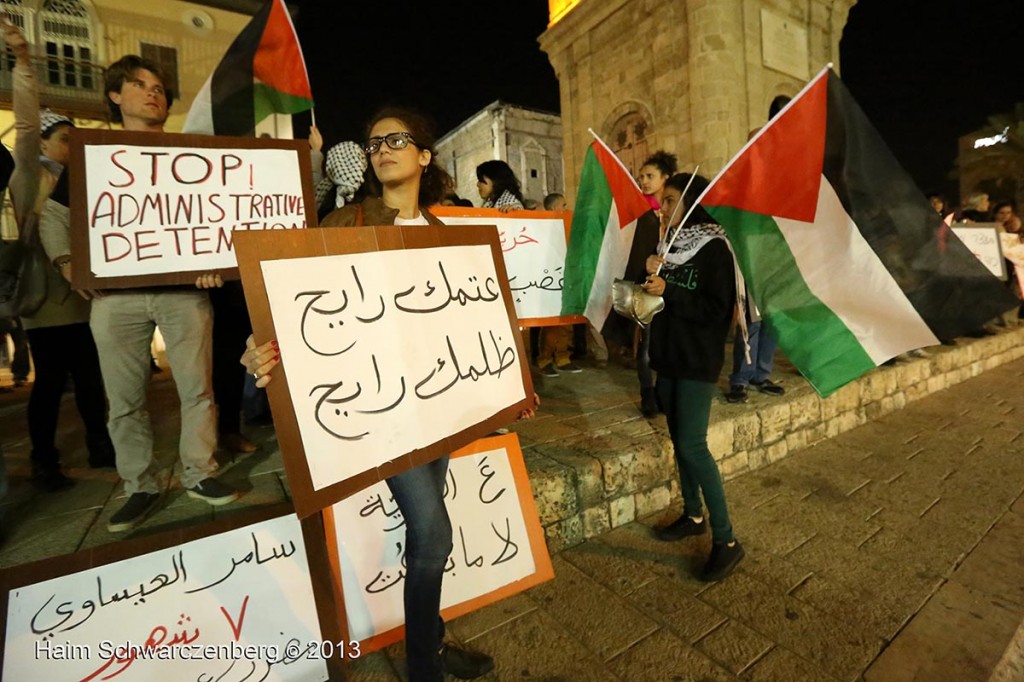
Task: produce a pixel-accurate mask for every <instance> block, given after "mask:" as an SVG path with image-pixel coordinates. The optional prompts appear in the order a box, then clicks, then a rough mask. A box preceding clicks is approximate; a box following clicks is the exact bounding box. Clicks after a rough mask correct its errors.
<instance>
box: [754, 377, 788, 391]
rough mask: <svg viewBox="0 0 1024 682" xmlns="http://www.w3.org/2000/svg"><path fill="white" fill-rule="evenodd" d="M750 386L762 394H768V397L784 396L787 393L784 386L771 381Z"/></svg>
mask: <svg viewBox="0 0 1024 682" xmlns="http://www.w3.org/2000/svg"><path fill="white" fill-rule="evenodd" d="M750 385H751V386H753V387H754V388H756V389H757V390H759V391H760V392H761V393H767V394H768V395H783V394H784V393H785V392H786V389H784V388H783V387H782V386H779V385H778V384H777V383H775V382H774V381H772V380H771V379H765V380H764V381H762V382H761V383H754V382H753V381H751V382H750Z"/></svg>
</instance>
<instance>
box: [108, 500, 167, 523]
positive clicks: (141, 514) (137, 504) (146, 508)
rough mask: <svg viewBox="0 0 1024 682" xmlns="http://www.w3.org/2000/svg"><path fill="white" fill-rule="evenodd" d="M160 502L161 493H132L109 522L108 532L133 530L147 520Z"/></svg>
mask: <svg viewBox="0 0 1024 682" xmlns="http://www.w3.org/2000/svg"><path fill="white" fill-rule="evenodd" d="M159 500H160V494H159V493H132V494H131V495H129V496H128V501H127V502H125V503H124V506H123V507H121V508H120V509H118V510H117V511H116V512H114V515H113V516H111V517H110V520H109V521H107V530H108V531H110V532H111V533H124V532H125V531H129V530H132V529H133V528H135V527H136V526H138V525H139V524H140V523H142V522H143V521H145V520H146V517H147V516H149V513H150V512H151V511H153V508H154V507H156V503H157V502H158V501H159Z"/></svg>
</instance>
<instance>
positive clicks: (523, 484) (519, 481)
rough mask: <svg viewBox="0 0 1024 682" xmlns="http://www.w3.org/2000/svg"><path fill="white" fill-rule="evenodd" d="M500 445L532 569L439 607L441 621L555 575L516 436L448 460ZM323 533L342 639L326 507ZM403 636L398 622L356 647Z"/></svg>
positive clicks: (343, 621) (340, 597)
mask: <svg viewBox="0 0 1024 682" xmlns="http://www.w3.org/2000/svg"><path fill="white" fill-rule="evenodd" d="M499 448H504V449H505V450H506V452H508V454H509V464H510V465H511V468H512V477H513V479H514V480H515V483H516V491H517V493H518V496H519V507H520V509H522V510H523V520H524V521H525V522H526V533H527V536H528V537H529V539H530V548H531V550H532V553H533V565H534V567H535V568H536V571H535V572H534V573H533V574H532V575H529V576H526V577H525V578H522V579H520V580H517V581H516V582H513V583H509V584H508V585H505V586H503V587H499V588H498V589H496V590H493V591H491V592H488V593H486V594H482V595H480V596H478V597H476V598H474V599H470V600H468V601H464V602H462V603H460V604H455V605H453V606H449V607H448V608H446V609H442V611H441V616H442V617H443V618H444V620H445V621H449V620H454V619H455V618H458V617H459V616H464V615H466V614H467V613H471V612H473V611H477V610H479V609H482V608H483V607H485V606H487V605H489V604H493V603H495V602H499V601H501V600H502V599H505V598H507V597H511V596H512V595H514V594H519V593H520V592H525V591H526V590H528V589H530V588H531V587H535V586H537V585H540V584H541V583H545V582H547V581H549V580H551V579H552V578H554V577H555V571H554V568H553V567H552V565H551V555H550V554H549V553H548V546H547V542H546V540H545V538H544V528H543V527H542V526H541V525H540V516H539V515H538V513H537V503H536V501H535V500H534V499H533V492H532V489H531V487H530V477H529V474H528V473H527V471H526V464H525V462H524V460H523V452H522V449H521V448H520V445H519V437H518V436H517V435H516V434H514V433H510V434H506V435H503V436H496V437H492V438H482V439H480V440H478V441H475V442H473V443H470V444H469V445H467V446H466V447H464V448H462V449H461V450H458V451H456V452H453V453H452V459H456V458H458V457H467V456H469V455H476V454H479V453H481V452H487V451H488V450H496V449H499ZM322 514H323V525H324V532H325V533H326V537H327V558H328V561H329V562H330V565H331V578H332V579H333V581H334V593H335V595H336V596H335V600H334V603H335V604H336V606H337V609H338V612H337V615H336V618H337V621H338V623H339V627H340V628H341V631H342V633H343V634H342V636H343V638H344V640H346V641H347V640H348V639H349V630H348V614H347V613H346V611H345V591H344V589H343V587H342V582H341V565H340V563H339V558H338V557H339V548H338V542H337V532H336V531H337V527H336V519H335V516H334V509H333V508H331V507H328V508H327V509H324V510H323V512H322ZM404 638H405V626H404V625H399V626H398V627H396V628H392V629H390V630H388V631H386V632H381V633H379V634H377V635H374V636H373V637H370V638H368V639H364V640H362V641H361V642H360V645H359V650H360V651H362V652H363V654H364V655H365V654H368V653H371V652H373V651H377V650H378V649H383V648H384V647H386V646H388V645H390V644H394V643H395V642H397V641H400V640H402V639H404Z"/></svg>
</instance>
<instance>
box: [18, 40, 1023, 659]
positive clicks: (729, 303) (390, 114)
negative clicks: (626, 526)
mask: <svg viewBox="0 0 1024 682" xmlns="http://www.w3.org/2000/svg"><path fill="white" fill-rule="evenodd" d="M3 35H4V39H5V42H6V44H7V45H8V46H9V47H10V48H11V50H12V52H13V54H14V57H15V65H14V69H13V77H14V86H13V89H14V110H15V116H16V130H17V140H16V144H15V149H14V155H13V159H14V164H13V168H12V169H11V172H10V173H9V176H8V177H7V178H4V180H5V184H7V185H8V189H9V194H10V200H11V202H12V204H13V206H14V209H15V215H16V219H17V223H18V226H19V229H20V230H27V229H30V230H38V232H39V235H40V238H41V239H40V241H41V248H43V249H44V250H45V256H46V260H47V261H48V262H49V263H50V265H51V267H50V268H49V270H48V272H47V280H46V281H47V288H46V299H45V301H44V302H43V304H42V306H41V307H39V308H38V310H36V311H33V312H32V314H27V315H24V316H23V317H22V318H21V319H5V320H0V340H2V341H3V343H0V358H2V360H3V361H4V362H5V363H6V364H8V365H9V366H10V369H11V371H12V374H13V379H14V384H15V386H20V385H22V384H24V383H25V382H26V381H28V379H29V376H30V372H29V361H28V358H29V352H30V353H31V358H32V365H33V366H34V370H35V379H34V383H33V386H32V393H31V398H30V400H29V403H28V409H27V422H28V431H29V434H30V438H31V446H32V450H31V464H32V474H31V483H32V485H33V486H35V487H36V488H37V489H38V490H39V491H41V492H44V493H59V492H60V491H62V490H65V489H67V488H68V487H70V486H71V485H73V483H74V480H73V479H72V478H69V477H68V476H66V475H65V474H64V473H63V471H62V469H61V454H60V452H59V451H58V450H57V448H56V445H55V437H56V431H57V420H58V414H59V411H60V403H61V396H62V394H63V393H64V392H65V390H66V389H67V387H68V386H69V384H70V385H71V386H73V389H74V392H75V404H76V406H77V409H78V414H79V416H80V418H81V420H82V423H83V425H84V433H85V446H86V448H87V450H88V453H89V459H88V462H89V465H90V466H91V467H94V468H111V467H116V470H117V473H118V474H119V476H120V477H121V479H123V480H124V491H125V493H126V499H125V501H124V502H123V504H122V505H121V507H120V508H119V509H118V510H117V511H116V512H115V513H114V514H113V515H112V516H111V517H110V519H109V522H108V524H107V527H108V529H109V530H110V531H111V532H126V531H130V530H132V529H134V528H136V527H137V526H138V525H139V524H140V523H141V522H142V521H143V520H144V519H145V518H146V517H147V516H148V515H149V514H151V513H153V512H154V511H155V510H156V509H157V507H158V505H159V501H160V499H161V491H162V490H163V489H164V487H165V483H164V479H165V477H166V472H164V471H161V470H160V468H159V467H158V466H157V464H156V462H155V461H154V457H153V432H152V425H151V420H150V415H149V413H148V411H147V408H146V387H147V383H148V381H149V378H150V375H151V363H152V357H151V354H150V348H151V342H152V338H153V334H154V332H155V331H156V329H157V328H159V331H160V333H161V335H162V337H163V340H164V342H165V344H166V356H167V361H168V363H169V365H170V368H171V370H172V372H173V376H174V381H175V384H176V387H177V392H178V398H179V400H180V404H181V428H180V443H179V459H180V464H181V467H180V470H179V471H180V473H179V479H180V484H181V487H182V488H183V489H185V491H186V492H187V494H188V495H189V496H191V497H193V498H196V499H200V500H203V501H205V502H207V503H209V504H211V505H223V504H228V503H231V502H233V501H235V500H236V499H238V497H239V496H240V491H239V490H237V489H235V488H234V487H232V486H230V485H228V484H226V483H224V482H223V481H221V480H220V479H219V478H218V477H217V468H218V467H217V462H216V460H215V458H214V454H215V453H216V452H217V451H218V450H221V451H229V452H234V453H241V454H246V453H252V452H254V451H256V450H257V446H256V445H255V444H253V443H252V442H251V441H250V440H248V439H247V438H246V437H245V436H244V435H243V433H242V415H243V413H244V414H245V415H246V419H247V421H250V422H252V423H266V421H267V420H268V418H269V410H268V408H267V404H266V398H265V395H264V394H263V393H262V391H263V388H264V387H265V386H266V384H267V383H268V382H269V381H270V380H271V378H272V377H273V371H274V368H275V367H276V366H277V365H278V363H279V362H280V355H279V352H278V350H277V346H276V341H274V340H263V341H264V342H263V343H261V344H259V345H257V344H256V343H255V342H254V341H253V340H252V337H251V336H250V335H251V333H252V324H251V322H250V320H249V316H248V312H247V310H246V306H245V301H244V293H243V291H242V288H241V284H240V283H239V282H227V283H225V282H223V281H221V279H220V278H219V277H217V276H214V275H203V276H200V277H199V278H197V281H196V282H195V284H194V285H188V286H166V287H154V288H138V289H123V290H117V291H104V292H93V291H76V290H73V289H72V288H71V287H70V282H71V281H72V272H71V240H70V236H69V235H70V227H69V226H70V208H69V198H68V171H67V169H66V168H65V166H66V165H67V163H68V154H69V152H68V131H69V129H70V128H71V127H73V126H74V123H73V122H72V121H71V120H70V119H69V118H66V117H64V116H62V115H59V114H56V113H54V112H52V111H49V110H42V111H40V109H39V86H38V83H37V82H36V76H35V73H34V72H33V70H32V68H31V66H30V64H29V61H28V45H27V43H26V41H25V39H24V37H23V36H22V35H21V32H20V31H19V29H18V28H17V27H15V26H13V25H12V24H10V23H9V22H6V21H5V22H4V25H3ZM105 92H106V95H107V98H108V104H109V106H110V113H111V118H112V120H114V121H115V122H118V123H121V124H122V125H123V127H124V129H125V130H134V131H141V132H154V133H158V132H162V131H163V128H164V122H165V121H166V118H167V112H168V105H169V102H170V101H171V100H172V93H170V92H169V91H168V88H167V85H166V79H165V78H164V76H163V74H162V73H161V70H160V68H159V66H158V65H156V64H154V63H152V62H150V61H147V60H145V59H142V58H140V57H137V56H132V55H129V56H126V57H124V58H122V59H120V60H118V61H117V62H115V63H114V64H112V65H111V66H110V67H109V68H108V69H107V73H106V84H105ZM784 104H785V102H784V101H782V100H779V101H777V102H773V104H772V110H771V111H770V112H769V114H770V116H773V115H774V114H775V113H777V112H778V110H779V109H780V108H781V107H782V106H783V105H784ZM366 132H367V135H366V140H365V141H363V142H359V143H356V142H348V141H347V142H342V143H340V144H337V145H334V146H332V147H331V148H330V149H328V150H327V152H326V153H321V152H322V146H323V140H322V137H321V135H320V133H319V131H318V130H317V129H316V128H315V127H314V128H313V129H312V131H311V135H310V147H311V151H312V159H313V163H314V183H315V186H316V202H317V208H318V215H319V218H320V220H321V225H323V226H325V227H346V226H353V225H383V224H401V225H420V224H422V225H427V224H439V221H438V220H437V219H436V218H435V217H434V216H433V214H431V212H430V207H431V206H434V205H449V206H472V205H473V204H472V202H471V201H469V200H467V199H464V198H461V197H458V196H457V195H455V194H454V193H453V192H452V186H453V183H452V181H451V178H450V177H449V176H448V174H447V173H446V172H445V170H444V169H443V168H442V167H441V166H440V165H439V164H438V163H437V160H436V156H435V155H434V154H433V149H432V145H433V142H434V140H435V137H434V132H433V131H432V130H431V129H430V126H429V124H428V123H427V122H426V120H425V119H423V118H422V117H421V116H419V115H417V114H415V113H414V112H409V111H406V110H384V111H382V112H380V113H379V114H378V115H376V116H374V117H373V118H372V119H371V120H370V121H369V123H368V125H367V131H366ZM754 132H756V131H754ZM678 171H679V159H678V158H677V156H676V155H674V154H672V153H670V152H668V151H657V152H655V153H654V154H652V155H651V156H650V158H648V159H647V160H646V161H645V163H644V164H643V165H642V166H641V168H640V170H639V177H638V178H637V180H638V183H639V185H640V187H641V189H642V191H643V192H644V193H645V194H646V195H647V197H648V201H649V203H650V205H651V210H650V211H649V212H648V213H647V214H646V215H644V216H643V217H642V218H641V219H640V221H638V225H637V229H636V233H635V237H634V243H633V249H632V251H631V254H630V258H629V262H628V265H627V267H626V271H625V272H624V273H623V276H624V277H625V278H626V279H627V280H631V281H634V282H636V283H637V284H639V285H641V287H642V288H643V290H644V291H646V292H647V293H649V294H652V295H655V296H661V297H662V298H663V299H664V301H665V310H664V311H663V312H662V313H661V314H659V315H657V316H656V317H655V318H654V320H653V322H652V323H651V324H650V325H649V326H646V327H641V326H639V325H637V324H635V323H634V322H633V321H631V320H628V319H626V318H624V317H615V316H613V317H612V318H611V319H610V320H609V322H608V324H607V325H606V327H605V329H604V330H601V331H602V332H603V334H601V333H593V332H592V333H590V334H587V333H586V329H585V328H580V329H576V330H574V329H573V328H572V327H570V326H555V327H545V328H543V329H539V330H533V332H532V334H527V336H528V337H529V343H528V347H529V348H530V349H531V350H530V353H531V364H532V365H533V367H534V372H535V376H536V377H537V378H538V383H542V382H543V381H549V380H561V381H566V380H568V379H559V377H561V376H562V375H572V374H577V373H579V372H581V371H583V370H582V367H581V365H580V361H581V360H582V359H583V358H585V357H586V356H588V355H592V356H597V357H604V358H608V357H610V358H612V359H613V361H616V362H623V363H626V364H629V365H631V366H633V365H635V368H636V372H637V379H638V385H637V397H638V401H637V404H638V407H639V409H640V410H641V411H642V413H643V415H644V416H647V417H654V416H656V415H657V414H659V413H663V414H665V415H666V419H667V423H668V428H669V434H670V436H671V439H672V442H673V444H674V447H675V456H676V460H677V463H678V467H679V473H680V482H681V489H682V492H683V498H684V505H685V506H684V510H683V514H682V515H681V516H680V517H679V518H678V519H677V520H675V521H673V522H672V523H671V524H669V525H667V526H665V527H662V528H658V529H656V531H655V533H656V535H657V537H658V538H660V539H662V540H665V541H675V540H680V539H682V538H685V537H688V536H694V535H699V534H703V533H705V532H708V530H709V529H710V533H711V537H712V541H713V543H712V551H711V554H710V556H709V557H708V560H707V562H706V564H705V566H704V567H703V569H702V571H701V577H702V578H703V579H705V580H708V581H715V580H721V579H722V578H724V577H726V576H728V575H729V574H730V572H731V571H732V570H733V569H734V568H735V566H736V565H737V564H738V563H739V561H740V560H741V559H742V558H743V553H744V551H743V548H742V546H741V545H740V544H739V542H738V541H737V539H736V537H735V535H734V533H733V529H732V526H731V524H730V521H729V514H728V509H727V504H726V499H725V493H724V488H723V486H722V478H721V475H720V473H719V471H718V467H717V465H716V463H715V459H714V457H713V454H712V453H711V452H710V451H709V449H708V444H707V430H708V419H709V414H710V409H711V405H712V402H713V400H714V397H715V395H716V393H717V392H718V390H719V389H718V382H719V376H720V374H721V372H722V369H723V366H724V364H725V359H726V347H727V337H728V336H729V335H730V333H731V334H732V336H733V339H734V340H733V353H732V356H733V357H732V360H733V362H732V367H731V372H730V373H729V375H728V380H727V389H726V390H725V391H723V392H722V393H723V394H722V398H723V399H724V400H726V401H727V402H730V403H742V402H746V401H747V400H748V391H750V390H752V389H753V390H756V391H759V392H760V393H763V394H765V395H767V396H776V397H777V396H781V395H783V394H784V393H785V388H784V387H783V386H782V385H781V384H780V383H778V382H776V381H773V380H772V378H771V376H772V372H773V362H774V357H775V353H776V347H775V343H774V341H773V339H772V334H771V330H770V329H767V328H765V327H764V326H763V325H762V324H761V321H760V319H759V313H758V310H757V306H756V303H757V302H756V301H753V300H751V299H750V296H749V292H745V291H744V290H743V289H742V284H741V283H742V278H739V277H736V276H735V272H736V266H735V262H734V257H733V256H732V254H731V252H730V250H729V248H728V246H727V243H726V241H725V239H724V233H723V231H722V229H721V228H720V227H719V226H718V225H717V224H716V223H715V221H714V220H713V219H712V218H711V216H710V215H708V214H707V213H706V212H704V211H703V209H702V208H701V207H700V206H695V205H694V204H695V201H696V198H697V197H698V196H699V195H700V192H701V190H702V189H703V188H705V187H707V185H708V180H707V179H706V178H703V177H701V176H695V175H693V174H689V173H679V172H678ZM476 175H477V180H478V182H477V188H478V191H479V199H480V206H481V207H484V208H496V209H497V210H499V211H519V210H526V209H529V208H531V207H535V208H538V209H541V210H549V211H562V210H566V209H567V208H568V204H567V200H566V197H565V196H563V195H562V194H550V195H548V196H546V197H543V198H542V200H541V201H536V200H532V199H531V198H529V197H525V196H524V195H523V193H522V187H521V184H520V182H519V179H518V178H517V177H516V176H515V173H514V172H513V171H512V169H511V168H510V167H509V166H508V164H507V163H505V162H504V161H501V160H491V161H487V162H485V163H482V164H480V165H479V167H478V168H477V169H476ZM929 198H930V200H931V201H932V205H933V206H934V207H935V209H936V211H938V212H939V213H940V214H941V215H943V217H945V216H947V215H949V214H952V216H953V217H952V220H962V221H967V222H975V223H976V222H994V223H996V224H997V225H998V226H999V228H1000V229H1001V230H1002V231H1005V232H1007V233H1016V234H1019V235H1021V236H1022V237H1024V231H1022V229H1021V218H1020V215H1019V213H1018V210H1017V206H1016V205H1015V204H1014V202H1012V201H1001V202H998V203H995V204H994V205H990V202H989V197H988V196H987V195H985V194H981V193H978V194H975V195H972V196H970V197H968V198H967V200H966V202H965V204H964V207H963V208H961V209H959V210H955V209H952V208H950V207H949V205H948V203H947V201H946V199H945V198H944V197H943V196H941V195H939V194H932V195H930V197H929ZM684 216H686V217H685V220H684ZM1010 272H1013V268H1010ZM1009 286H1012V287H1015V290H1016V291H1017V293H1018V296H1019V295H1020V287H1019V283H1017V282H1016V281H1015V278H1011V281H1010V283H1009ZM744 302H745V303H744ZM1021 312H1022V313H1024V310H1022V311H1021ZM8 336H9V337H10V338H11V339H12V344H11V345H12V346H13V348H14V354H13V357H7V355H8V354H7V346H8V344H7V337H8ZM588 338H589V339H590V342H589V343H588V342H587V339H588ZM605 344H607V346H608V348H601V347H594V346H595V345H598V346H604V345H605ZM588 346H589V347H588ZM609 350H610V351H611V352H610V353H609ZM240 357H241V358H242V362H241V363H240V362H239V358H240ZM595 365H597V366H599V364H598V363H595ZM529 416H532V415H531V414H530V413H527V414H524V415H523V417H529ZM0 459H2V457H0ZM447 463H448V460H447V458H446V457H445V458H442V459H440V460H436V461H434V462H432V463H430V464H427V465H423V466H420V467H417V468H415V469H412V470H410V471H408V472H405V473H403V474H400V475H398V476H395V477H392V478H391V479H389V480H388V485H389V487H390V488H391V491H392V493H393V494H394V496H395V500H396V502H397V503H398V505H399V506H400V507H401V509H402V512H403V515H404V517H405V519H406V522H407V533H408V545H407V546H408V552H407V555H406V560H407V573H406V600H405V608H406V628H407V630H406V631H407V649H408V656H409V661H410V663H409V665H410V668H411V669H415V670H417V671H418V672H417V679H439V678H437V675H438V674H439V673H440V671H442V670H443V671H445V672H449V673H452V674H456V675H457V676H460V677H464V678H467V679H468V678H471V677H475V676H478V675H480V674H483V673H484V672H486V671H487V670H488V669H489V666H490V665H491V664H490V659H489V658H488V657H487V656H485V655H483V654H476V653H472V652H467V651H463V650H461V649H458V648H456V647H452V646H450V645H446V644H444V643H443V633H444V625H443V622H440V623H439V620H440V619H439V617H438V616H437V612H438V608H439V599H440V584H441V577H442V575H443V568H444V564H445V560H446V559H447V556H448V554H449V552H450V550H451V547H452V540H451V525H450V523H449V521H448V518H447V513H446V512H445V510H444V503H443V500H442V497H441V490H442V489H443V481H444V477H445V473H446V471H447ZM5 486H6V480H4V481H0V492H2V489H3V488H4V487H5ZM425 491H427V492H425ZM705 507H706V510H705Z"/></svg>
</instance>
